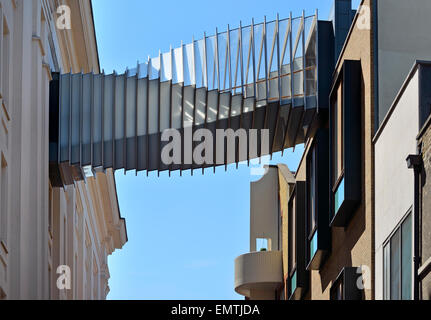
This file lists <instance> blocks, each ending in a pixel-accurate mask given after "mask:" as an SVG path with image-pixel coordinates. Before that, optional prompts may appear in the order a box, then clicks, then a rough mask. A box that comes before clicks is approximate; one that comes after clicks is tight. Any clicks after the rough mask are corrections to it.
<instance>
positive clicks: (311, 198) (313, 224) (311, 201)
mask: <svg viewBox="0 0 431 320" xmlns="http://www.w3.org/2000/svg"><path fill="white" fill-rule="evenodd" d="M309 174H310V179H309V180H310V182H309V183H310V184H309V187H310V194H309V208H310V209H309V210H310V212H309V219H310V220H309V221H310V226H309V227H310V229H309V232H310V233H311V232H313V231H314V228H315V227H316V218H317V217H316V148H314V149H313V151H312V153H311V162H310V173H309Z"/></svg>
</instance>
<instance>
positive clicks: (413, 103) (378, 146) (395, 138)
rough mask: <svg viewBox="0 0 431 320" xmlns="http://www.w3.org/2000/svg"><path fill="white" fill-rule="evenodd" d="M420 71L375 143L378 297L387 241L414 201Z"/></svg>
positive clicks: (381, 294)
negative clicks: (412, 164) (412, 161)
mask: <svg viewBox="0 0 431 320" xmlns="http://www.w3.org/2000/svg"><path fill="white" fill-rule="evenodd" d="M418 98H419V77H418V74H417V73H416V74H415V75H414V77H413V78H412V79H411V81H410V83H409V84H408V86H407V88H406V90H405V92H404V93H403V95H402V97H401V99H400V100H399V102H398V104H397V106H396V108H395V109H394V111H393V113H392V115H391V116H390V118H389V120H388V122H387V123H386V126H385V127H384V129H383V131H382V133H381V134H380V136H379V137H378V140H377V141H376V143H375V183H376V185H375V187H376V190H375V217H376V220H375V223H376V243H375V245H376V247H375V252H376V256H375V258H376V264H375V266H376V270H375V276H376V299H383V244H384V242H385V241H386V240H387V239H388V237H389V235H390V234H391V232H392V231H393V230H394V228H395V227H396V226H397V225H398V223H399V222H400V221H401V219H402V218H403V217H404V216H405V214H406V213H407V212H408V211H409V209H410V208H411V207H412V205H413V200H414V177H413V172H412V170H410V169H408V168H407V162H406V158H407V156H408V155H409V154H416V147H417V144H416V135H417V134H418V132H419V100H418Z"/></svg>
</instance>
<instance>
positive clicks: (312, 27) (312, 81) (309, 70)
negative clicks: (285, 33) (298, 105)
mask: <svg viewBox="0 0 431 320" xmlns="http://www.w3.org/2000/svg"><path fill="white" fill-rule="evenodd" d="M316 25H317V24H316V21H315V17H314V16H313V17H309V18H307V19H305V48H306V49H305V68H306V73H305V76H306V94H307V96H310V95H315V94H316V93H317V71H316V60H317V57H316V45H317V42H316V40H317V29H316Z"/></svg>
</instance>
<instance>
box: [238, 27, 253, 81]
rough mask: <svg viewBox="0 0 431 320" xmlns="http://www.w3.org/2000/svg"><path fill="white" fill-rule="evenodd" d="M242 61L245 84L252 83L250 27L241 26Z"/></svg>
mask: <svg viewBox="0 0 431 320" xmlns="http://www.w3.org/2000/svg"><path fill="white" fill-rule="evenodd" d="M241 37H242V61H243V72H244V74H243V77H244V83H245V84H253V60H252V59H253V53H252V51H251V50H252V46H251V27H244V28H242V35H241Z"/></svg>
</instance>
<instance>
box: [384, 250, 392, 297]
mask: <svg viewBox="0 0 431 320" xmlns="http://www.w3.org/2000/svg"><path fill="white" fill-rule="evenodd" d="M383 299H384V300H390V299H391V245H390V243H388V244H387V245H386V246H385V247H384V249H383Z"/></svg>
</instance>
